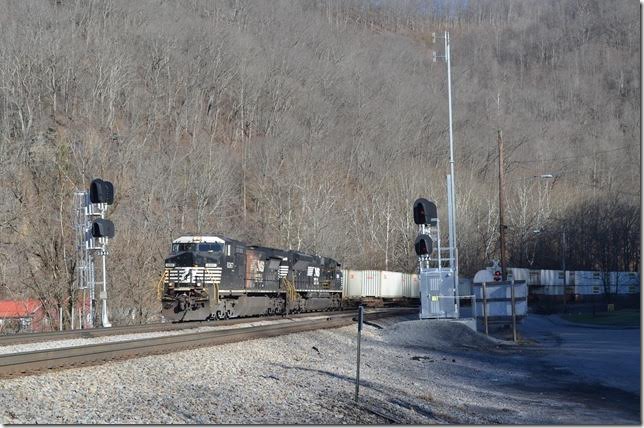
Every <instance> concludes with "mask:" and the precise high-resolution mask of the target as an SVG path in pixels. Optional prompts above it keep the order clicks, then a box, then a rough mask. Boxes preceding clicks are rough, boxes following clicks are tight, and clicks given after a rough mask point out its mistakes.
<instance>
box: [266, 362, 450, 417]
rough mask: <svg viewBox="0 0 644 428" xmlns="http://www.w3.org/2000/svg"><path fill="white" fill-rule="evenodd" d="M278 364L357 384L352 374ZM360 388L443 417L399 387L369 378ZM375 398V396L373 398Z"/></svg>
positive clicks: (394, 403)
mask: <svg viewBox="0 0 644 428" xmlns="http://www.w3.org/2000/svg"><path fill="white" fill-rule="evenodd" d="M277 366H279V367H282V368H283V369H286V370H300V371H304V372H309V373H317V374H319V375H323V376H329V377H332V378H335V379H340V380H342V381H345V382H348V383H350V384H352V385H353V384H355V382H356V378H355V377H352V376H344V375H341V374H338V373H333V372H330V371H327V370H319V369H309V368H306V367H296V366H287V365H285V364H277ZM360 388H369V389H371V390H373V391H376V392H379V393H380V394H383V395H384V396H386V397H390V398H388V399H387V402H388V403H390V404H393V405H395V406H398V407H402V408H404V409H407V410H411V411H412V412H415V413H416V414H419V415H422V416H424V417H427V418H431V419H433V420H438V421H440V420H441V419H440V418H439V417H437V416H436V415H435V414H434V413H433V412H432V409H431V408H429V407H428V406H424V405H419V404H415V403H412V402H410V401H407V400H404V399H402V398H400V397H404V396H406V395H407V393H406V392H404V391H401V390H399V389H395V388H391V387H383V386H382V385H379V384H376V383H374V382H371V381H369V380H364V379H361V380H360ZM371 400H373V398H371Z"/></svg>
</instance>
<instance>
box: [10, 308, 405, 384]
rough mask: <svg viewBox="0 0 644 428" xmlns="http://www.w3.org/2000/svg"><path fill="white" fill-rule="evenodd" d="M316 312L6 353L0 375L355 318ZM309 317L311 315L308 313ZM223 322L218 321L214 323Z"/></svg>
mask: <svg viewBox="0 0 644 428" xmlns="http://www.w3.org/2000/svg"><path fill="white" fill-rule="evenodd" d="M415 312H417V309H414V308H400V309H391V308H388V309H377V310H373V311H368V312H366V313H365V318H366V319H370V320H373V319H378V318H384V317H389V316H395V315H405V314H411V313H415ZM303 315H304V314H303ZM316 315H317V317H315V318H313V319H306V317H297V318H296V317H293V318H290V319H291V320H292V322H286V323H277V324H267V325H261V326H249V327H239V328H230V329H225V330H215V331H208V332H200V333H185V334H179V335H172V336H161V337H155V338H148V339H137V340H127V341H120V342H111V343H102V344H95V345H84V346H74V347H67V348H57V349H46V350H40V351H30V352H19V353H15V354H5V355H0V377H3V378H4V377H15V376H24V375H31V374H37V373H41V372H43V371H47V370H52V369H62V368H72V367H79V366H85V365H96V364H102V363H104V362H109V361H114V360H122V359H129V358H136V357H141V356H146V355H154V354H166V353H170V352H177V351H185V350H187V349H194V348H198V347H202V346H212V345H220V344H223V343H232V342H240V341H245V340H251V339H259V338H264V337H273V336H280V335H284V334H290V333H297V332H303V331H310V330H318V329H323V328H337V327H342V326H346V325H350V324H352V323H353V322H355V318H354V317H355V315H356V313H355V311H351V312H350V313H347V312H342V313H338V312H336V313H330V314H322V315H320V314H316ZM309 317H311V316H310V315H309ZM280 318H281V317H280ZM298 318H299V319H298ZM302 318H303V319H302ZM261 320H264V318H262V319H261ZM235 321H237V320H235ZM244 322H253V319H245V320H244ZM222 324H223V323H221V322H219V323H218V324H217V325H222Z"/></svg>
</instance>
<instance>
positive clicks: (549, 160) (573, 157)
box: [513, 146, 629, 163]
mask: <svg viewBox="0 0 644 428" xmlns="http://www.w3.org/2000/svg"><path fill="white" fill-rule="evenodd" d="M628 147H629V146H622V147H617V148H615V149H610V150H602V151H599V152H593V153H589V154H587V155H576V156H568V157H562V158H551V159H539V160H524V161H513V162H514V163H538V162H555V161H562V160H570V159H580V158H587V157H591V156H595V155H598V154H602V153H611V152H616V151H619V150H624V149H627V148H628Z"/></svg>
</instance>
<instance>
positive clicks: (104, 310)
mask: <svg viewBox="0 0 644 428" xmlns="http://www.w3.org/2000/svg"><path fill="white" fill-rule="evenodd" d="M105 209H106V207H103V209H102V210H101V218H105ZM99 239H102V240H103V250H102V252H101V253H102V254H101V258H102V259H103V291H102V292H101V300H102V304H101V313H102V315H103V318H102V321H103V327H112V324H111V323H110V320H109V319H108V318H107V270H106V268H105V266H106V263H105V256H106V254H107V245H106V239H107V238H99Z"/></svg>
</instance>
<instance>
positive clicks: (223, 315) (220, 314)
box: [215, 311, 226, 320]
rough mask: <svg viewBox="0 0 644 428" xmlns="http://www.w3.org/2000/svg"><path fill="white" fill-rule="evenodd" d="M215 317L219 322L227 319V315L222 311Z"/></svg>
mask: <svg viewBox="0 0 644 428" xmlns="http://www.w3.org/2000/svg"><path fill="white" fill-rule="evenodd" d="M215 317H216V318H217V319H218V320H225V319H226V314H225V313H223V312H222V311H217V314H216V315H215Z"/></svg>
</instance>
